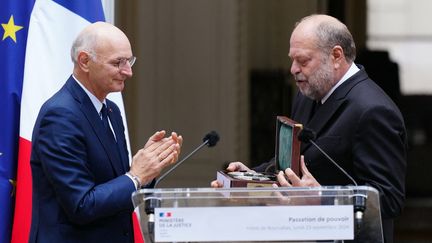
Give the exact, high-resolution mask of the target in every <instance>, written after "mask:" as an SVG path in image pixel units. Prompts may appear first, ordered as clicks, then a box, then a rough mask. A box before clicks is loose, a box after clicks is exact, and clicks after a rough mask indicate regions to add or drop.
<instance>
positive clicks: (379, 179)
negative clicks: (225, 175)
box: [256, 66, 406, 242]
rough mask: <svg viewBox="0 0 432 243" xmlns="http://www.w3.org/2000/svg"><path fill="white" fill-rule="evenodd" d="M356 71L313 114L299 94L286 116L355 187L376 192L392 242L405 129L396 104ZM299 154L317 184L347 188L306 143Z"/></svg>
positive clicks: (400, 191) (401, 192)
mask: <svg viewBox="0 0 432 243" xmlns="http://www.w3.org/2000/svg"><path fill="white" fill-rule="evenodd" d="M359 67H360V68H361V70H360V71H359V72H357V73H356V74H355V75H353V76H352V77H351V78H349V79H348V80H347V81H345V82H344V83H343V84H342V85H341V86H339V87H338V88H337V89H336V90H335V91H334V93H333V94H332V95H331V96H330V97H329V99H328V100H327V101H326V102H325V103H324V104H323V105H322V106H321V107H320V108H319V110H318V111H317V112H316V113H315V114H314V115H313V116H312V115H311V112H312V109H313V108H312V106H313V103H314V101H312V100H310V99H309V98H307V97H305V96H303V95H302V94H300V93H298V95H297V97H296V98H295V100H294V104H293V112H292V116H291V118H292V119H294V120H295V121H297V122H299V123H302V124H304V125H305V127H307V128H310V129H311V130H313V131H315V132H316V133H317V137H316V140H315V141H316V143H317V144H318V145H319V146H320V147H321V148H322V149H323V150H324V151H326V152H327V153H328V154H329V155H330V157H331V158H333V159H334V160H335V161H336V162H337V163H338V164H339V165H340V166H342V168H344V169H345V170H346V171H347V172H348V173H349V174H350V175H351V176H352V177H353V178H354V179H355V180H356V181H357V183H358V184H359V185H368V186H372V187H374V188H376V189H378V191H379V192H380V202H381V214H382V218H383V219H384V220H383V227H384V234H385V239H386V242H392V234H393V221H392V219H393V218H395V217H396V216H398V215H400V213H401V210H402V208H403V204H404V199H405V173H406V131H405V125H404V121H403V117H402V115H401V113H400V111H399V109H398V108H397V107H396V105H395V104H394V103H393V102H392V100H391V99H390V98H389V97H388V96H387V95H386V94H385V93H384V91H383V90H382V89H381V88H379V87H378V86H377V85H376V84H375V83H374V82H373V81H372V80H371V79H370V78H369V77H368V75H367V73H366V72H365V70H364V68H363V67H362V66H359ZM310 117H311V118H310ZM301 154H303V155H304V156H305V162H306V165H307V168H308V170H309V171H310V172H311V173H312V175H313V176H314V177H315V178H316V179H317V181H318V182H319V183H320V184H321V185H347V184H352V182H351V181H350V180H349V179H348V178H347V177H346V176H345V175H344V174H343V173H342V172H340V171H339V170H338V169H337V168H336V167H335V166H334V165H333V164H332V163H331V162H330V161H328V160H327V159H326V158H325V157H324V155H323V154H322V153H321V152H319V151H318V149H316V148H315V147H313V146H311V144H310V143H302V146H301ZM265 166H266V165H263V166H260V167H258V168H256V169H257V170H262V169H263V168H265Z"/></svg>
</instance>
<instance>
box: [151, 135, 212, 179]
mask: <svg viewBox="0 0 432 243" xmlns="http://www.w3.org/2000/svg"><path fill="white" fill-rule="evenodd" d="M218 141H219V135H218V134H217V132H215V131H211V132H209V133H207V134H206V135H205V136H204V138H203V143H202V144H200V145H199V146H198V147H197V148H196V149H194V150H193V151H192V152H190V153H189V154H188V155H186V156H185V157H184V158H183V159H182V160H180V161H179V162H178V163H176V164H175V165H174V166H173V167H171V168H170V169H169V170H168V171H167V172H165V173H164V174H163V175H161V176H160V177H159V178H158V179H157V180H156V182H155V184H154V187H156V185H157V184H159V182H161V181H162V180H163V179H164V178H165V177H166V176H167V175H168V174H169V173H171V172H172V171H173V170H175V169H176V168H177V167H178V166H180V165H181V164H182V163H183V162H184V161H185V160H187V159H189V157H191V156H192V155H194V154H195V153H196V152H197V151H198V150H200V149H201V148H202V147H204V146H205V145H207V146H208V147H213V146H215V145H216V143H217V142H218Z"/></svg>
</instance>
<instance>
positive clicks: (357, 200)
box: [298, 128, 367, 229]
mask: <svg viewBox="0 0 432 243" xmlns="http://www.w3.org/2000/svg"><path fill="white" fill-rule="evenodd" d="M315 137H316V134H315V132H314V131H312V130H310V129H308V128H303V130H301V131H300V134H299V135H298V139H299V140H300V141H302V142H310V143H311V144H312V145H313V146H315V148H317V149H318V150H319V151H320V152H321V153H322V154H323V155H324V156H325V157H326V158H327V159H328V160H329V161H330V162H332V163H333V164H334V165H335V166H336V167H337V168H338V169H339V170H340V171H341V172H342V173H343V174H344V175H345V176H346V177H348V178H349V179H350V180H351V181H352V183H353V184H354V185H355V186H356V187H358V184H357V182H356V181H355V180H354V178H352V176H351V175H350V174H348V172H346V171H345V170H344V169H343V168H342V167H341V166H340V165H339V164H338V163H336V161H334V160H333V159H332V158H331V157H330V156H329V155H328V154H327V153H326V152H325V151H324V150H322V149H321V147H320V146H318V144H316V143H315V142H314V141H313V140H314V139H315ZM366 199H367V196H366V195H365V194H364V193H360V192H358V191H357V190H355V192H354V196H353V206H354V219H355V222H356V225H357V228H358V229H359V228H360V226H361V223H362V220H363V214H364V211H365V210H366Z"/></svg>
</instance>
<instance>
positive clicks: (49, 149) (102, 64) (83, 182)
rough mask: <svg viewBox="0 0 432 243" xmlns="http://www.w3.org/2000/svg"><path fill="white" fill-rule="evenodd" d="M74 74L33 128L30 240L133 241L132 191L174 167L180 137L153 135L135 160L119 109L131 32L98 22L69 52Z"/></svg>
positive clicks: (129, 59) (131, 61)
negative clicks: (116, 98)
mask: <svg viewBox="0 0 432 243" xmlns="http://www.w3.org/2000/svg"><path fill="white" fill-rule="evenodd" d="M71 56H72V61H73V63H74V68H73V74H72V75H71V76H70V77H69V79H68V80H67V81H66V84H65V85H64V86H63V87H62V88H61V89H60V90H59V91H58V92H57V93H56V94H54V96H52V97H51V98H50V99H48V100H47V101H46V102H45V103H44V105H43V106H42V108H41V110H40V111H39V115H38V118H37V120H36V124H35V127H34V131H33V137H32V141H33V143H32V146H33V147H32V154H31V159H30V164H31V170H32V178H33V209H32V223H31V231H30V240H29V241H30V242H81V243H82V242H89V243H90V242H133V239H134V237H133V228H132V211H133V205H132V200H131V194H132V192H133V191H135V190H137V189H139V188H141V187H143V186H151V183H152V181H153V180H154V178H155V177H156V176H158V175H159V174H160V172H161V171H162V169H163V168H165V167H166V166H168V165H171V164H173V163H175V162H176V161H177V159H178V155H179V153H180V147H181V144H182V137H181V136H177V134H176V133H174V132H173V133H172V134H171V135H170V136H167V137H165V131H158V132H156V133H155V134H154V135H152V136H151V137H150V138H149V139H148V142H147V143H146V144H145V146H144V147H143V148H142V149H140V150H139V151H138V152H137V153H136V154H135V155H134V156H133V158H132V163H131V165H129V156H128V151H127V145H126V140H125V135H124V126H123V121H122V118H121V114H120V110H119V108H118V107H117V106H116V105H115V103H114V102H112V101H110V100H108V99H107V98H106V97H107V95H108V94H109V93H111V92H120V91H122V90H123V88H124V85H125V80H126V79H128V78H130V77H132V65H133V64H134V62H135V57H134V56H133V55H132V49H131V45H130V43H129V40H128V38H127V37H126V35H125V34H124V33H123V32H122V31H121V30H119V29H118V28H117V27H115V26H113V25H111V24H108V23H104V22H97V23H94V24H91V25H89V26H88V27H86V28H85V29H84V30H83V31H82V32H81V33H80V34H79V35H78V37H77V38H76V40H75V41H74V43H73V46H72V49H71Z"/></svg>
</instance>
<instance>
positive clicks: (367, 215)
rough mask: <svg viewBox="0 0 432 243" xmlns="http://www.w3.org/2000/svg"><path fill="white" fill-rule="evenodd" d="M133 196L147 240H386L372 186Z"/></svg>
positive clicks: (165, 192) (149, 191) (161, 192)
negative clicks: (360, 204)
mask: <svg viewBox="0 0 432 243" xmlns="http://www.w3.org/2000/svg"><path fill="white" fill-rule="evenodd" d="M356 197H362V198H364V199H365V201H364V202H365V205H364V206H365V210H364V214H363V217H362V220H361V221H360V222H356V221H355V220H354V216H353V215H354V205H353V204H354V202H356V201H358V200H354V199H355V198H356ZM132 200H133V203H134V206H135V212H136V213H137V215H138V218H139V222H140V227H141V230H142V233H143V236H144V239H145V241H146V242H147V243H150V242H269V241H271V242H315V241H317V240H319V241H320V242H335V241H337V242H378V243H379V242H384V241H383V236H382V226H381V217H380V208H379V197H378V192H377V191H376V190H375V189H374V188H371V187H317V188H229V189H224V188H168V189H142V190H139V191H136V192H135V193H134V194H133V195H132Z"/></svg>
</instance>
